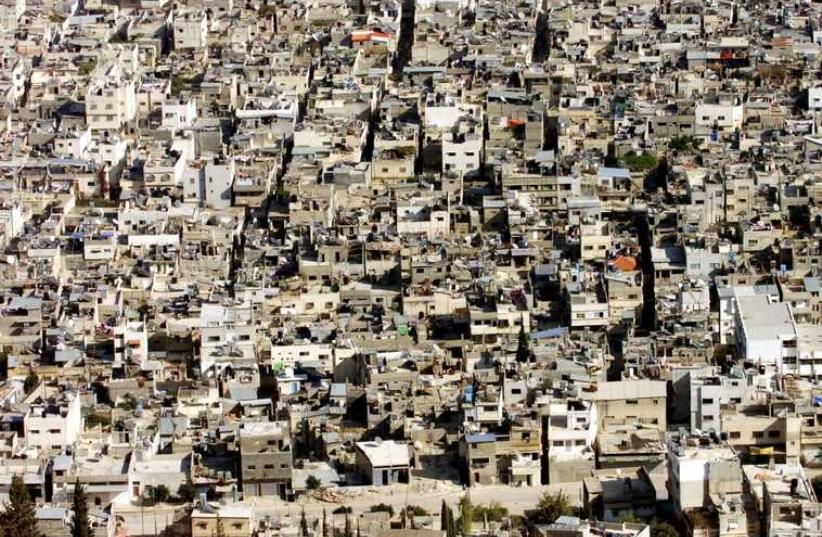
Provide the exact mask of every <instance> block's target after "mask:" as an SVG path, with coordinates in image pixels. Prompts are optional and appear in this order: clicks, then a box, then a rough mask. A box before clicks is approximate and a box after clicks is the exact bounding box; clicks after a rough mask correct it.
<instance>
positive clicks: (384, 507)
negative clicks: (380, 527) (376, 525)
mask: <svg viewBox="0 0 822 537" xmlns="http://www.w3.org/2000/svg"><path fill="white" fill-rule="evenodd" d="M369 511H371V512H372V513H380V512H385V513H388V516H389V517H391V518H394V508H393V507H391V506H390V505H388V504H387V503H378V504H376V505H372V506H371V509H369Z"/></svg>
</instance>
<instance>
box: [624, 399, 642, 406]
mask: <svg viewBox="0 0 822 537" xmlns="http://www.w3.org/2000/svg"><path fill="white" fill-rule="evenodd" d="M625 404H626V405H638V404H639V401H637V400H636V399H626V400H625Z"/></svg>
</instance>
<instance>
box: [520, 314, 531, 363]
mask: <svg viewBox="0 0 822 537" xmlns="http://www.w3.org/2000/svg"><path fill="white" fill-rule="evenodd" d="M530 360H531V338H529V337H528V334H526V333H525V323H523V324H522V325H521V326H520V327H519V339H518V340H517V362H528V361H530Z"/></svg>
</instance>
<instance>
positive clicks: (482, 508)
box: [474, 502, 508, 522]
mask: <svg viewBox="0 0 822 537" xmlns="http://www.w3.org/2000/svg"><path fill="white" fill-rule="evenodd" d="M506 518H508V509H507V508H506V507H503V506H502V505H501V504H500V503H499V502H491V503H490V504H488V505H478V506H476V507H475V508H474V522H484V521H485V520H488V521H489V522H502V521H503V520H504V519H506Z"/></svg>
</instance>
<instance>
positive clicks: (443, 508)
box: [440, 500, 448, 532]
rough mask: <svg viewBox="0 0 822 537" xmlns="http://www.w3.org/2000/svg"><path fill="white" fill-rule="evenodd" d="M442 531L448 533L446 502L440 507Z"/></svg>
mask: <svg viewBox="0 0 822 537" xmlns="http://www.w3.org/2000/svg"><path fill="white" fill-rule="evenodd" d="M440 530H441V531H444V532H447V531H448V504H447V503H445V500H443V501H442V505H441V506H440Z"/></svg>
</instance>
